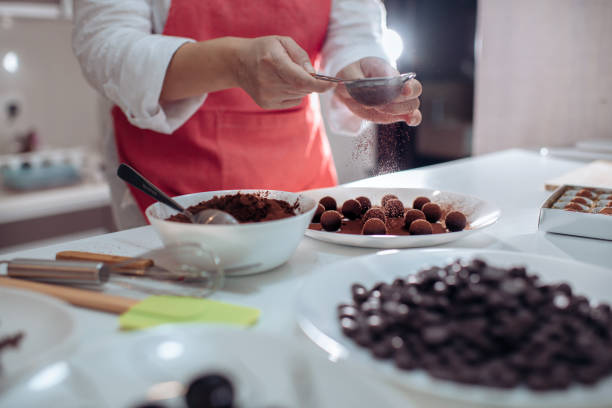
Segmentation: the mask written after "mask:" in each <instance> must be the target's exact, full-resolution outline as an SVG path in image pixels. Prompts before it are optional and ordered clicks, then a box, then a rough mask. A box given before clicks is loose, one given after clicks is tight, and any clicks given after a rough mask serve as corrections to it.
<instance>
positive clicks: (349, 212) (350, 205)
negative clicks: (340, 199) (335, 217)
mask: <svg viewBox="0 0 612 408" xmlns="http://www.w3.org/2000/svg"><path fill="white" fill-rule="evenodd" d="M342 215H344V216H345V217H346V218H348V219H349V220H354V219H355V218H357V217H359V216H360V215H361V204H359V201H357V200H346V201H345V202H344V204H342Z"/></svg>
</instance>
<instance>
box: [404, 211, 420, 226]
mask: <svg viewBox="0 0 612 408" xmlns="http://www.w3.org/2000/svg"><path fill="white" fill-rule="evenodd" d="M424 219H425V214H423V211H421V210H408V211H406V215H404V225H405V226H406V228H410V224H412V221H414V220H424Z"/></svg>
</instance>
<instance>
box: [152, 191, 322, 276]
mask: <svg viewBox="0 0 612 408" xmlns="http://www.w3.org/2000/svg"><path fill="white" fill-rule="evenodd" d="M236 193H261V194H266V197H267V198H272V199H277V200H284V201H287V202H288V203H290V204H293V203H295V202H297V203H298V207H297V210H296V212H297V215H295V216H292V217H287V218H283V219H280V220H274V221H263V222H254V223H247V224H237V225H195V224H186V223H182V222H174V221H166V218H168V217H170V216H171V215H173V214H176V213H177V211H175V210H173V209H171V208H170V207H168V206H166V205H164V204H161V203H154V204H151V205H150V206H149V207H148V208H147V209H146V211H145V214H146V216H147V218H148V219H149V222H150V223H151V225H153V228H155V230H156V231H157V233H158V234H159V236H160V238H161V240H162V242H163V243H164V245H171V244H180V243H197V244H200V245H202V246H204V247H208V248H210V249H211V250H213V251H214V252H215V254H216V255H217V256H218V257H219V260H220V265H221V266H222V267H223V268H229V269H234V268H239V267H244V266H248V267H246V268H241V269H240V270H237V271H234V272H228V273H229V274H230V275H232V276H234V275H250V274H254V273H258V272H263V271H266V270H269V269H272V268H275V267H277V266H279V265H281V264H283V263H285V262H286V261H287V260H288V259H289V257H291V255H292V254H293V251H295V249H296V248H297V246H298V244H299V243H300V241H301V240H302V237H303V236H304V231H305V230H306V228H308V225H309V223H310V220H311V219H312V216H313V214H314V212H315V209H316V204H317V203H316V201H314V200H313V199H312V198H308V197H306V196H304V195H302V194H298V193H289V192H286V191H274V190H223V191H207V192H203V193H194V194H186V195H182V196H178V197H174V199H175V200H176V201H177V202H178V203H179V204H181V205H182V206H183V207H185V208H187V207H190V206H192V205H195V204H198V203H200V202H202V201H206V200H210V199H211V198H213V197H214V196H224V195H232V194H236Z"/></svg>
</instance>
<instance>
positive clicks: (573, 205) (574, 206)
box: [563, 203, 585, 212]
mask: <svg viewBox="0 0 612 408" xmlns="http://www.w3.org/2000/svg"><path fill="white" fill-rule="evenodd" d="M563 209H565V210H570V211H580V212H584V211H585V207H583V206H581V205H580V204H578V203H569V204H568V205H566V206H565V207H563Z"/></svg>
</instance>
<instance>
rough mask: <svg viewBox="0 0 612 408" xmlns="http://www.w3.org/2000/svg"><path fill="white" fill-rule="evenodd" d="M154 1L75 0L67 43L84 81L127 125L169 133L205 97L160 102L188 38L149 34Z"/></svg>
mask: <svg viewBox="0 0 612 408" xmlns="http://www.w3.org/2000/svg"><path fill="white" fill-rule="evenodd" d="M150 1H156V0H121V1H117V0H77V1H76V2H75V12H74V29H73V35H72V46H73V50H74V53H75V55H76V57H77V59H78V60H79V63H80V65H81V68H82V70H83V74H84V75H85V77H86V79H87V81H88V82H89V83H90V84H91V85H92V86H93V87H94V88H96V89H97V90H98V91H99V92H101V93H102V94H103V95H105V96H106V97H107V98H108V99H110V100H111V101H112V102H114V103H115V104H117V105H118V106H119V107H120V108H121V110H123V112H124V113H125V115H126V116H127V118H128V120H129V121H130V123H132V124H133V125H135V126H137V127H140V128H143V129H151V130H155V131H157V132H161V133H172V132H173V131H174V130H176V129H177V128H178V127H180V126H181V125H182V124H183V123H185V122H186V121H187V119H189V117H191V115H193V113H194V112H195V111H196V110H197V109H198V108H199V107H200V106H201V105H202V103H203V102H204V100H205V98H206V95H201V96H198V97H192V98H186V99H183V100H180V101H175V102H171V103H164V104H161V103H160V101H159V96H160V93H161V89H162V86H163V83H164V78H165V76H166V70H167V69H168V64H169V63H170V60H171V59H172V57H173V55H174V53H175V52H176V50H177V49H178V48H179V47H180V46H181V45H183V44H184V43H185V42H188V41H193V40H192V39H189V38H182V37H172V36H166V35H160V34H153V33H152V22H151V16H152V11H151V4H150Z"/></svg>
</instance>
